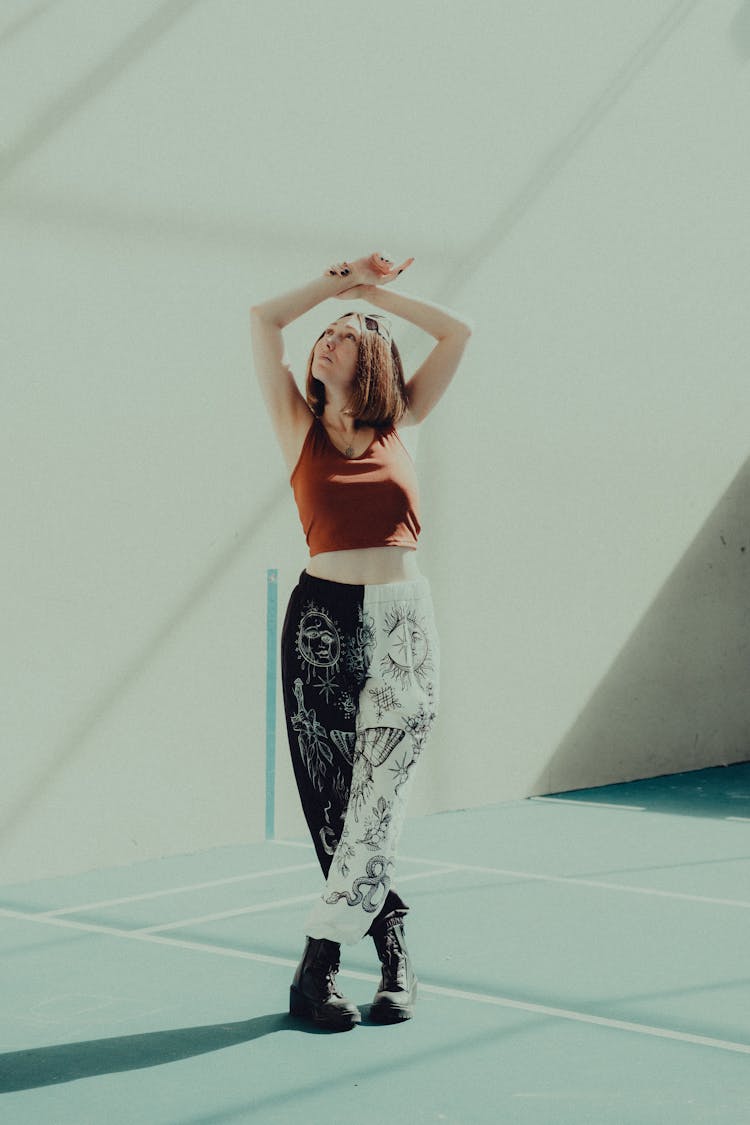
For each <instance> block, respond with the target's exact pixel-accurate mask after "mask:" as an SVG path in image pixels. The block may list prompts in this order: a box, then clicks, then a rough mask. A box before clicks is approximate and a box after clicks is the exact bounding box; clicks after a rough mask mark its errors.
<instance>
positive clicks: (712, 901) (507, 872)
mask: <svg viewBox="0 0 750 1125" xmlns="http://www.w3.org/2000/svg"><path fill="white" fill-rule="evenodd" d="M273 843H275V844H284V845H286V844H287V843H289V846H290V847H311V846H312V845H308V844H299V843H296V842H294V843H292V842H291V841H289V842H288V841H286V840H274V841H273ZM399 859H401V860H405V861H406V862H408V863H422V864H425V865H426V866H429V867H449V868H450V870H451V871H473V872H475V873H476V874H479V875H502V876H504V877H505V878H510V879H521V880H523V879H531V880H534V881H535V882H539V883H569V884H571V885H572V886H575V887H595V888H597V889H599V890H605V891H623V892H624V893H625V894H633V895H651V896H652V897H653V898H673V899H678V900H681V901H683V902H701V903H707V904H708V905H709V906H736V907H739V908H740V909H743V910H749V909H750V902H746V901H745V900H744V899H738V898H713V897H711V896H709V895H691V894H687V893H686V892H683V891H662V890H659V889H658V888H657V887H638V886H632V885H629V884H627V883H609V882H607V881H606V880H603V879H578V878H576V876H574V875H545V874H541V873H540V872H538V871H516V870H514V869H512V868H506V867H480V866H479V865H478V864H474V863H453V862H452V861H451V863H450V864H448V862H447V860H439V859H425V858H424V857H423V856H415V855H402V856H399ZM402 878H404V876H402Z"/></svg>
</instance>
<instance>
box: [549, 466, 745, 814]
mask: <svg viewBox="0 0 750 1125" xmlns="http://www.w3.org/2000/svg"><path fill="white" fill-rule="evenodd" d="M748 512H750V458H748V460H747V461H746V462H745V463H744V465H743V466H742V468H741V469H740V470H739V472H738V473H737V475H736V477H735V478H734V480H733V481H732V483H731V484H730V486H729V488H728V489H727V490H726V492H725V493H724V495H723V496H722V498H721V500H720V501H719V503H718V504H717V505H716V507H715V509H714V510H713V512H712V513H711V515H710V516H709V518H708V519H707V520H706V522H705V523H704V524H703V526H702V527H701V529H700V530H699V532H698V533H697V535H696V536H695V539H694V540H693V542H692V543H691V544H690V546H689V547H688V549H687V551H686V552H685V554H684V556H683V557H682V559H681V560H680V562H679V563H678V564H677V566H676V567H675V569H674V570H673V572H672V573H671V574H670V576H669V578H668V579H667V581H666V582H665V583H664V585H663V586H662V588H661V590H660V591H659V593H658V594H657V596H656V598H655V599H654V601H653V602H652V604H651V605H650V606H649V608H648V610H647V611H646V613H645V614H644V616H643V618H642V619H641V621H640V622H639V623H638V625H637V626H636V628H635V630H634V631H633V633H632V634H631V636H630V637H629V639H628V641H627V642H626V644H625V646H624V647H623V649H622V650H621V652H620V653H619V654H618V656H617V657H616V659H615V661H614V663H613V664H612V666H611V667H610V669H609V671H608V672H607V673H606V675H605V676H604V677H603V679H602V680H601V681H600V683H599V684H598V686H597V688H596V690H595V691H594V694H593V695H592V696H591V698H590V699H589V701H588V703H587V704H586V705H585V707H584V708H583V710H582V711H581V712H580V713H579V715H578V717H577V719H576V720H575V722H574V723H573V725H572V726H571V728H570V729H569V730H568V732H567V734H566V735H565V737H564V738H563V740H562V742H561V743H560V745H559V746H558V748H557V749H556V750H555V752H554V754H553V755H552V757H551V758H550V760H549V762H548V763H547V766H546V768H545V769H544V771H543V772H542V773H541V774H540V775H539V776H538V778H537V780H536V785H535V788H534V792H535V793H537V794H541V793H556V792H563V791H566V790H570V789H580V788H588V787H591V786H598V785H607V784H609V783H611V782H615V781H628V780H634V779H636V778H645V777H657V776H659V775H660V774H667V773H674V770H675V762H677V763H679V768H680V769H681V770H692V769H700V768H701V767H704V766H706V765H709V764H710V765H716V764H717V763H722V764H729V763H731V762H742V761H746V760H748V759H750V691H749V690H748V688H749V687H750V683H749V681H750V674H749V673H750V524H748V519H747V514H748Z"/></svg>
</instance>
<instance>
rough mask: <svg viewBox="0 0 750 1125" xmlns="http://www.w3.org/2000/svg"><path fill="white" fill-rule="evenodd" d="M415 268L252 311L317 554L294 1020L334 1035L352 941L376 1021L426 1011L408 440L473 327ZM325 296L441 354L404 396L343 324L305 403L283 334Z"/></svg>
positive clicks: (310, 374)
mask: <svg viewBox="0 0 750 1125" xmlns="http://www.w3.org/2000/svg"><path fill="white" fill-rule="evenodd" d="M412 261H413V259H408V260H407V261H406V262H404V263H403V264H402V265H401V266H400V267H399V268H395V267H394V264H393V262H392V261H391V260H390V259H389V258H386V257H384V256H382V255H379V254H372V255H370V256H369V257H365V258H360V259H359V260H358V261H356V262H352V263H347V262H344V263H341V264H339V265H337V266H334V267H332V268H331V269H329V270H328V271H327V272H326V273H325V274H324V276H323V277H322V278H320V279H318V280H315V281H311V282H309V283H308V284H307V285H304V286H302V287H301V288H299V289H295V290H293V291H292V292H289V293H286V294H284V295H283V296H281V297H276V298H274V299H272V300H269V301H266V302H264V303H263V304H259V305H255V306H254V307H253V309H252V310H251V326H252V339H253V353H254V358H255V366H256V371H257V375H258V378H259V380H260V384H261V388H262V391H263V395H264V398H265V401H266V405H267V407H268V410H269V413H270V416H271V421H272V423H273V426H274V429H275V431H276V436H277V437H278V440H279V443H280V445H281V449H282V452H283V454H284V458H285V460H286V463H287V466H288V469H289V472H290V474H291V478H290V480H291V485H292V488H293V490H294V496H295V500H296V503H297V507H298V509H299V514H300V519H301V521H302V526H303V529H304V531H305V535H306V538H307V542H308V546H309V549H310V561H309V562H308V564H307V568H306V570H305V571H304V572H303V573H302V574H301V576H300V581H299V584H298V586H297V587H296V588H295V590H294V591H293V593H292V595H291V598H290V601H289V606H288V609H287V613H286V619H285V622H284V627H283V631H282V638H281V650H282V652H281V659H282V680H283V689H284V706H285V711H286V718H287V729H288V734H289V744H290V749H291V754H292V764H293V767H294V773H295V778H296V781H297V786H298V789H299V794H300V800H301V803H302V808H303V811H304V814H305V818H306V820H307V824H308V827H309V829H310V833H311V836H312V839H313V843H314V845H315V849H316V852H317V855H318V859H319V861H320V865H321V868H322V870H323V874H324V875H325V876H326V884H325V888H324V890H323V893H322V895H321V897H320V898H319V899H318V900H317V902H316V904H315V906H314V907H313V909H312V911H311V913H310V914H309V916H308V919H307V925H306V933H307V940H306V945H305V949H304V952H303V955H302V960H301V961H300V964H299V966H298V967H297V971H296V973H295V975H294V980H293V982H292V986H291V993H290V1010H291V1012H292V1013H293V1014H295V1015H301V1016H305V1017H307V1018H309V1019H312V1020H314V1021H315V1022H316V1023H317V1024H319V1025H322V1026H325V1027H328V1028H331V1029H336V1030H343V1029H346V1028H350V1027H352V1026H353V1025H354V1024H355V1023H358V1022H359V1021H360V1013H359V1011H358V1009H357V1008H356V1007H355V1005H354V1004H353V1003H352V1002H351V1001H350V1000H348V999H347V998H346V997H344V996H342V995H341V993H340V992H339V991H338V989H337V988H336V982H335V976H336V973H337V971H338V968H339V962H340V947H341V943H342V942H344V943H346V944H354V943H355V942H357V941H359V940H360V939H361V938H362V937H363V936H364V935H365V934H366V933H369V934H370V935H371V936H372V938H373V939H374V942H375V947H376V950H377V953H378V956H379V958H380V962H381V966H382V977H381V982H380V988H379V989H378V992H377V993H376V996H375V1000H374V1002H373V1005H372V1007H371V1016H372V1018H373V1019H375V1020H377V1021H379V1022H383V1023H395V1022H399V1021H401V1020H405V1019H409V1018H410V1017H411V1015H412V1013H413V1005H414V1000H415V998H416V983H417V982H416V976H415V973H414V970H413V968H412V965H411V963H410V960H409V955H408V951H407V948H406V942H405V936H404V918H405V916H406V913H407V910H408V907H407V905H406V903H405V902H404V900H403V899H402V898H401V897H400V896H399V895H398V894H397V893H396V891H395V890H394V889H393V887H392V885H391V884H392V880H393V869H394V864H395V857H396V844H397V840H398V836H399V832H400V829H401V824H402V821H403V817H404V812H405V808H406V798H407V794H408V790H409V787H410V784H411V780H412V777H413V774H414V766H415V764H416V761H417V759H418V757H419V755H420V753H421V752H422V750H423V748H424V745H425V743H426V740H427V736H428V734H429V731H430V728H431V726H432V724H433V722H434V719H435V713H436V708H437V701H438V660H439V649H438V638H437V634H436V631H435V625H434V618H433V611H432V602H431V597H430V590H429V585H428V583H427V580H426V579H425V578H424V577H423V576H421V575H420V573H419V570H418V568H417V563H416V546H417V538H418V535H419V531H420V525H419V515H418V507H419V500H418V490H417V481H416V476H415V472H414V466H413V464H412V461H411V458H410V457H409V454H408V453H407V451H406V449H405V447H404V446H403V445H402V443H401V439H400V437H399V434H398V430H399V428H401V427H403V426H410V425H416V424H417V423H419V422H422V421H423V419H424V418H425V417H426V416H427V415H428V414H429V412H430V411H431V410H432V408H433V407H434V406H435V404H436V403H437V401H438V400H439V398H440V397H441V395H442V394H443V392H444V391H445V389H446V387H447V386H448V384H449V382H450V380H451V379H452V377H453V375H454V373H455V371H456V368H457V367H458V363H459V361H460V359H461V355H462V353H463V351H464V348H465V346H466V342H467V340H468V338H469V335H470V332H471V330H470V328H469V325H468V324H467V323H466V321H464V320H462V319H461V318H459V317H457V316H455V315H454V314H453V313H451V312H449V311H447V310H446V309H443V308H440V307H438V306H437V305H434V304H431V303H430V302H428V301H422V300H417V299H415V298H413V297H407V296H405V295H403V294H400V293H399V294H397V293H394V292H392V291H389V290H387V289H385V288H384V286H385V285H387V284H388V283H389V282H392V281H394V280H395V279H396V277H398V276H399V275H400V274H401V273H403V272H404V270H405V269H407V268H408V267H409V266H410V265H411V263H412ZM329 297H340V298H342V299H344V300H346V301H347V302H348V303H349V302H351V301H352V300H355V299H362V300H367V301H368V302H369V303H370V304H373V305H375V306H377V307H378V308H379V309H382V310H384V311H385V312H390V313H394V314H395V315H396V316H399V317H401V318H402V319H404V320H407V321H409V322H411V323H412V324H415V325H417V326H418V327H419V328H421V329H423V330H424V331H425V332H427V333H429V334H430V335H431V336H433V337H434V338H435V339H436V341H437V343H436V344H435V346H434V347H433V349H432V351H431V352H430V354H429V355H428V356H427V359H426V360H425V361H424V363H423V364H422V365H421V366H420V368H419V370H418V371H417V372H416V373H415V374H414V375H413V376H412V378H411V379H409V381H408V382H407V383H405V382H404V375H403V369H402V365H401V358H400V356H399V352H398V349H397V347H396V345H395V343H394V342H393V340H392V339H391V332H390V324H389V322H388V321H387V319H386V318H384V317H383V316H381V315H379V314H372V313H359V312H347V313H345V314H344V315H343V316H342V317H340V318H338V319H337V320H334V321H333V322H332V323H331V324H329V326H328V327H327V328H326V329H325V330H324V331H323V333H322V334H321V335H320V336H319V337H318V339H317V341H316V343H315V345H314V347H313V349H312V352H311V354H310V357H309V360H308V365H307V378H306V386H305V391H306V394H305V397H303V396H302V394H301V393H300V391H299V389H298V387H297V384H296V382H295V380H294V376H293V375H292V372H291V370H290V369H289V367H288V366H287V365H286V362H285V359H284V347H283V341H282V330H283V329H284V328H285V327H286V326H287V325H288V324H290V323H291V322H292V321H293V320H296V319H297V317H299V316H301V315H302V314H303V313H306V312H308V311H309V310H310V309H312V308H313V307H314V306H316V305H318V304H320V302H321V301H324V300H326V299H327V298H329Z"/></svg>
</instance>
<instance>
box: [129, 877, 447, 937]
mask: <svg viewBox="0 0 750 1125" xmlns="http://www.w3.org/2000/svg"><path fill="white" fill-rule="evenodd" d="M450 870H451V868H450V867H448V866H445V867H442V868H441V869H440V870H437V871H418V872H415V873H414V874H413V875H401V876H400V877H399V879H398V883H399V886H400V885H401V883H406V882H410V881H411V880H413V879H429V878H431V877H434V876H436V875H445V874H447V873H448V872H449V871H450ZM319 894H320V892H319V891H316V892H315V893H314V894H306V895H296V896H295V897H294V898H283V899H275V900H273V901H271V902H259V903H256V904H255V905H254V906H242V907H238V908H236V909H234V910H223V911H222V912H221V913H220V914H204V915H201V916H200V917H198V918H183V919H182V920H181V921H179V922H164V923H162V924H161V925H158V926H143V927H140V928H139V929H137V930H132V931H129V932H131V933H135V934H160V933H163V932H164V931H165V930H182V929H185V927H186V926H201V925H203V924H204V923H205V922H221V921H223V919H225V918H238V917H240V916H241V915H243V914H262V913H264V912H265V911H270V910H281V909H283V907H285V906H293V905H294V904H295V903H297V902H311V901H312V900H313V899H316V898H317V897H318V895H319Z"/></svg>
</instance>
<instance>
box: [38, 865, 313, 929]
mask: <svg viewBox="0 0 750 1125" xmlns="http://www.w3.org/2000/svg"><path fill="white" fill-rule="evenodd" d="M317 866H318V865H317V863H295V864H294V866H292V867H275V868H269V870H267V871H253V872H252V873H251V874H249V875H230V876H229V877H228V878H226V879H212V880H211V881H210V882H208V883H192V884H190V886H185V887H166V888H165V889H164V890H161V891H148V892H146V893H145V894H140V895H128V896H127V897H125V898H108V899H103V900H102V901H101V902H84V903H81V905H80V906H61V907H59V908H58V909H57V910H44V911H42V913H41V914H40V917H44V918H56V917H58V916H59V915H61V914H79V913H81V911H84V910H101V909H103V908H104V907H105V906H121V905H122V904H123V903H128V902H146V901H147V900H148V899H154V898H164V897H165V896H167V895H183V894H188V893H189V892H190V891H203V890H207V889H210V888H211V887H226V886H228V885H229V884H230V883H246V882H249V881H250V880H251V879H264V878H267V877H268V876H271V875H288V874H290V873H291V872H292V871H308V870H310V869H311V868H313V867H317Z"/></svg>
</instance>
